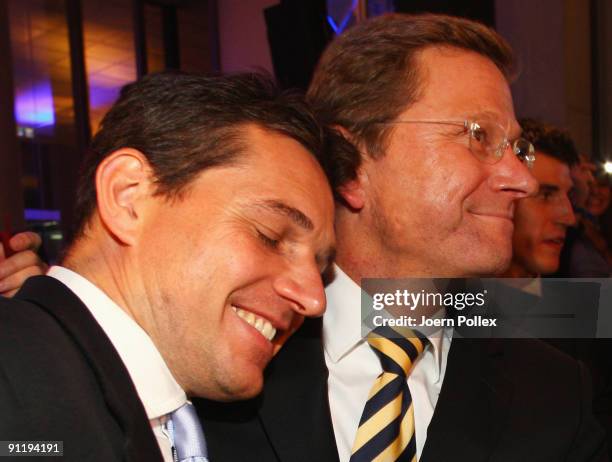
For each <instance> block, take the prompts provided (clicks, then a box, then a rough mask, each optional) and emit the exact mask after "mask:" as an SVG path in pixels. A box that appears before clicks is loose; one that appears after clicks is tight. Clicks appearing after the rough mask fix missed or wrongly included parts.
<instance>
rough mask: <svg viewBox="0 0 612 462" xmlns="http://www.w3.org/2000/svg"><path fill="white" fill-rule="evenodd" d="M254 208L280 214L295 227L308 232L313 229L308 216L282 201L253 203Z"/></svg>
mask: <svg viewBox="0 0 612 462" xmlns="http://www.w3.org/2000/svg"><path fill="white" fill-rule="evenodd" d="M255 207H257V208H261V209H265V210H268V211H271V212H274V213H280V214H282V215H285V216H286V217H288V218H289V219H290V220H291V221H293V222H294V223H295V224H296V225H298V226H300V227H302V228H304V229H306V230H308V231H312V230H313V229H314V225H313V224H312V220H311V219H310V218H308V216H307V215H306V214H305V213H304V212H302V211H301V210H299V209H296V208H295V207H292V206H290V205H287V204H285V203H284V202H282V201H278V200H264V201H260V202H257V203H255Z"/></svg>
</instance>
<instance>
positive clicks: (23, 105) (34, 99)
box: [15, 81, 55, 128]
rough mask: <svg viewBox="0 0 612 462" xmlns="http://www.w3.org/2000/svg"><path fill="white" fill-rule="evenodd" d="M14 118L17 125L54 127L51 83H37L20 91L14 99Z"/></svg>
mask: <svg viewBox="0 0 612 462" xmlns="http://www.w3.org/2000/svg"><path fill="white" fill-rule="evenodd" d="M15 118H16V120H17V124H18V125H26V126H29V127H37V128H40V127H46V126H49V125H55V112H54V108H53V91H52V89H51V82H49V81H43V82H39V83H37V84H35V85H33V86H32V87H30V88H27V89H25V90H22V91H20V92H19V93H18V94H17V97H16V98H15Z"/></svg>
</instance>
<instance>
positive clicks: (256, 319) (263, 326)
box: [232, 305, 276, 342]
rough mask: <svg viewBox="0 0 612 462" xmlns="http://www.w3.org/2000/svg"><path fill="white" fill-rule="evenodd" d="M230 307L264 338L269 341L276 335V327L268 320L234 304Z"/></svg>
mask: <svg viewBox="0 0 612 462" xmlns="http://www.w3.org/2000/svg"><path fill="white" fill-rule="evenodd" d="M232 309H233V310H234V312H235V313H236V314H237V315H238V317H239V318H240V319H242V320H243V321H244V322H246V323H247V324H248V325H249V326H251V327H254V328H255V329H256V330H257V331H258V332H259V333H260V334H261V335H263V337H264V338H265V339H266V340H268V341H270V342H271V341H272V339H273V338H274V336H275V335H276V329H275V328H274V326H272V324H271V323H270V321H268V320H267V319H264V318H262V317H261V316H257V315H256V314H254V313H251V312H250V311H246V310H243V309H241V308H238V307H236V306H234V305H232Z"/></svg>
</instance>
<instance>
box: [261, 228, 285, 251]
mask: <svg viewBox="0 0 612 462" xmlns="http://www.w3.org/2000/svg"><path fill="white" fill-rule="evenodd" d="M257 237H259V240H260V241H261V242H263V243H264V245H266V246H267V247H270V248H271V249H277V248H278V246H279V245H280V239H274V238H272V237H270V236H268V235H266V234H264V233H262V232H261V231H260V230H257Z"/></svg>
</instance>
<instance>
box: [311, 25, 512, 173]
mask: <svg viewBox="0 0 612 462" xmlns="http://www.w3.org/2000/svg"><path fill="white" fill-rule="evenodd" d="M431 46H448V47H455V48H460V49H463V50H468V51H473V52H475V53H478V54H480V55H483V56H485V57H486V58H488V59H490V60H491V61H492V62H493V63H494V64H495V65H496V66H497V67H498V68H499V69H500V71H501V72H502V73H503V75H504V76H505V77H506V79H508V80H511V79H512V77H513V73H514V59H513V56H512V50H511V48H510V46H509V45H508V44H507V43H506V41H505V40H504V39H503V38H502V37H501V36H500V35H498V34H497V33H496V32H495V31H494V30H492V29H490V28H488V27H486V26H484V25H482V24H480V23H477V22H474V21H470V20H468V19H462V18H457V17H451V16H443V15H431V14H427V15H404V14H389V15H383V16H380V17H378V18H375V19H371V20H368V21H365V22H363V23H360V24H357V25H356V26H354V27H352V28H351V29H349V30H348V31H346V32H345V33H344V34H342V35H340V36H339V37H337V38H336V39H335V40H334V41H333V42H332V43H331V44H330V45H329V46H328V48H327V49H326V50H325V52H324V53H323V56H322V58H321V60H320V61H319V64H318V65H317V68H316V69H315V73H314V76H313V80H312V83H311V85H310V88H309V90H308V93H307V99H308V101H309V102H310V103H311V104H313V107H314V109H315V111H316V112H317V115H318V116H319V117H320V119H321V121H322V122H323V123H324V124H327V125H330V126H340V127H343V128H344V129H346V130H347V131H348V132H349V133H350V135H351V137H352V139H353V142H355V143H356V144H358V145H359V146H360V147H361V148H364V149H365V152H367V153H368V155H370V156H372V157H374V158H375V157H379V156H382V155H383V154H384V150H385V146H384V144H385V141H386V138H387V135H388V133H389V130H390V129H389V127H388V126H385V125H383V124H384V123H385V122H391V121H392V120H394V119H395V118H397V117H398V116H399V114H400V113H401V112H402V111H404V110H405V109H406V108H407V107H408V105H410V104H412V103H414V102H416V101H417V100H418V97H419V91H420V89H421V88H420V86H421V84H422V76H421V75H420V73H419V67H418V64H419V62H418V59H417V55H418V53H419V52H420V51H422V50H424V49H425V48H428V47H431ZM449 78H452V76H449ZM360 161H361V159H360V158H357V159H356V160H354V162H353V163H354V170H353V171H352V172H350V171H349V172H347V173H348V174H349V176H348V177H347V178H344V181H349V180H351V179H354V178H355V175H356V170H357V168H358V167H359V164H360Z"/></svg>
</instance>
